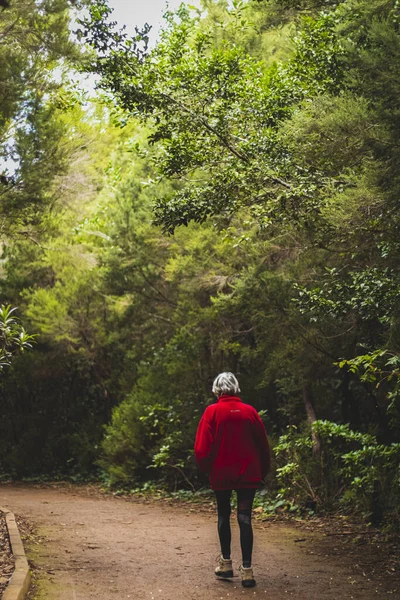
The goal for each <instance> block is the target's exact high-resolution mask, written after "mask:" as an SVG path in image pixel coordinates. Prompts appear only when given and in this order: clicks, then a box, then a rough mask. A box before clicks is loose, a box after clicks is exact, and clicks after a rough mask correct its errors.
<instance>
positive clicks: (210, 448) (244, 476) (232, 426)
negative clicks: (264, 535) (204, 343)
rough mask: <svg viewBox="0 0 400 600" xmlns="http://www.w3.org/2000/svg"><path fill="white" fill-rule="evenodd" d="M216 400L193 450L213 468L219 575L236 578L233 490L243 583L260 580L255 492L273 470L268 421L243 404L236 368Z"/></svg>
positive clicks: (222, 379)
mask: <svg viewBox="0 0 400 600" xmlns="http://www.w3.org/2000/svg"><path fill="white" fill-rule="evenodd" d="M212 391H213V393H214V394H215V395H216V396H217V397H218V401H217V402H216V404H212V405H210V406H208V407H207V408H206V410H205V412H204V414H203V416H202V418H201V421H200V423H199V426H198V429H197V435H196V442H195V446H194V452H195V456H196V460H197V463H198V465H199V467H200V469H201V470H202V471H204V472H206V473H208V475H209V478H210V485H211V488H212V489H213V490H214V491H215V495H216V498H217V508H218V534H219V539H220V543H221V557H220V559H219V565H218V567H217V568H216V569H215V574H216V575H217V577H221V578H224V579H226V578H229V577H233V570H232V560H231V527H230V519H229V517H230V514H231V502H230V500H231V494H232V490H236V492H237V501H238V502H237V506H238V509H237V518H238V523H239V528H240V545H241V549H242V565H241V566H240V567H239V570H240V572H241V576H242V585H243V586H244V587H253V586H254V585H255V584H256V582H255V580H254V576H253V569H252V566H251V555H252V550H253V529H252V526H251V511H252V506H253V500H254V495H255V492H256V489H257V488H258V487H259V485H260V482H261V481H262V480H263V479H264V477H265V476H266V475H267V473H268V471H269V465H270V453H269V446H268V440H267V435H266V433H265V428H264V425H263V423H262V421H261V419H260V417H259V415H258V413H257V411H256V410H255V409H254V408H253V407H252V406H250V405H248V404H244V403H243V402H242V401H241V400H240V398H238V397H237V394H238V393H239V392H240V389H239V383H238V380H237V379H236V377H235V376H234V375H233V373H221V374H220V375H218V377H217V378H216V379H215V380H214V383H213V388H212Z"/></svg>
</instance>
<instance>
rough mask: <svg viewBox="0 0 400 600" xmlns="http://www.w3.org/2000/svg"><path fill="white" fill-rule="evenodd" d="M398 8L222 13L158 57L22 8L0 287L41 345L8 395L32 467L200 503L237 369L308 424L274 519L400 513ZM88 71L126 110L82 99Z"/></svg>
mask: <svg viewBox="0 0 400 600" xmlns="http://www.w3.org/2000/svg"><path fill="white" fill-rule="evenodd" d="M397 4H398V3H397V2H395V0H390V1H387V0H371V1H369V2H366V0H345V1H344V2H340V3H339V2H334V1H326V0H324V1H322V0H321V1H319V0H301V1H300V0H299V1H297V0H296V1H294V0H293V1H289V0H288V1H285V2H277V1H275V0H269V1H268V2H256V1H255V0H254V1H253V0H249V2H246V3H242V2H239V1H238V2H234V3H233V4H231V3H228V2H225V1H222V0H221V1H218V2H213V1H212V0H207V1H206V2H205V3H204V7H205V8H206V11H203V12H202V11H197V10H192V9H190V8H188V7H185V6H182V7H181V8H180V9H179V10H178V11H177V12H176V13H175V14H174V13H172V12H170V11H167V14H166V21H165V28H164V31H163V33H162V34H161V36H160V40H159V42H158V44H157V45H156V46H155V47H154V48H152V49H149V46H148V33H149V29H148V27H145V28H144V30H143V31H136V33H135V35H134V36H133V38H129V36H127V35H126V32H119V31H117V30H116V28H115V26H114V25H113V24H112V23H111V24H110V23H109V20H110V9H109V7H108V6H107V4H106V3H105V2H103V1H101V2H91V3H90V6H89V7H88V13H89V18H88V19H85V18H82V19H81V22H80V26H79V27H80V30H81V31H80V33H79V35H80V36H81V39H82V41H83V40H84V39H86V40H87V41H88V42H90V44H91V46H92V49H91V50H90V51H89V52H87V51H86V50H85V51H83V46H81V47H80V48H79V49H78V48H77V46H76V44H74V43H73V42H72V41H71V40H70V38H69V35H68V31H67V28H66V18H67V12H65V11H66V4H64V2H63V1H61V0H57V2H53V1H52V2H47V1H46V2H43V3H39V4H38V3H35V7H33V5H32V6H31V5H30V4H29V2H27V0H18V1H17V2H15V3H14V5H13V6H11V7H10V9H9V11H10V12H7V11H3V12H2V13H1V17H0V18H1V19H4V27H5V28H6V29H4V30H3V33H4V31H5V35H6V38H7V40H8V41H9V42H10V48H11V49H10V52H9V54H8V55H7V54H6V50H5V46H1V44H0V77H1V78H2V79H6V78H7V77H8V76H9V75H10V72H11V71H10V69H11V67H12V69H11V70H12V72H13V79H12V81H11V82H10V88H9V89H10V94H9V95H8V96H7V99H6V100H5V102H4V104H3V105H2V109H1V110H2V111H3V113H4V114H3V116H2V119H3V120H2V121H1V124H0V136H1V138H0V142H1V144H2V153H3V156H4V157H5V158H9V157H10V156H11V155H14V156H15V158H16V171H15V174H14V175H13V176H11V175H10V173H6V172H4V176H3V178H2V179H1V182H0V184H1V185H2V186H3V188H2V189H1V190H0V193H2V200H3V201H4V202H2V209H1V211H2V223H4V225H3V229H2V232H3V234H4V235H3V238H4V240H3V242H4V244H3V257H2V264H1V268H2V269H1V281H0V285H1V294H2V298H3V302H4V304H7V305H8V304H10V305H11V306H18V307H19V308H20V311H21V313H20V314H21V315H22V317H23V324H24V326H26V328H27V330H28V331H35V332H37V337H36V338H35V341H36V343H35V346H34V348H32V350H31V352H29V353H24V354H23V355H18V356H16V357H15V359H13V364H12V365H11V368H10V369H6V370H5V371H4V373H3V374H2V379H1V382H0V383H1V386H0V406H1V409H2V419H1V425H0V429H1V431H0V458H1V457H4V456H6V455H7V456H8V457H11V459H10V460H11V463H9V464H11V466H12V468H13V470H14V472H15V473H16V474H29V473H32V472H43V471H51V470H53V469H56V470H57V471H58V473H62V472H69V473H70V474H71V473H73V474H74V476H79V473H82V472H87V471H90V470H91V469H95V468H98V466H100V468H101V469H102V470H103V475H102V476H103V477H104V478H105V479H107V480H108V481H109V482H112V483H113V484H114V485H118V486H123V487H124V488H130V487H131V486H132V485H134V486H143V487H146V486H147V487H149V486H150V484H148V483H146V482H148V481H149V480H151V479H155V478H157V479H158V480H161V481H163V483H164V484H166V485H167V486H168V487H169V488H170V489H174V490H175V491H176V492H177V493H178V488H180V487H182V488H184V490H185V493H186V492H187V491H188V490H189V489H190V490H193V488H197V487H201V486H202V485H204V483H205V481H204V480H203V479H201V478H200V476H199V474H198V472H197V469H196V466H195V464H194V461H193V456H192V450H191V449H192V444H193V438H194V434H195V429H196V425H197V422H198V420H199V418H200V415H201V413H202V411H203V409H204V407H205V406H206V404H207V403H208V402H210V400H211V398H210V387H211V383H212V380H213V378H214V376H215V375H216V373H218V372H220V371H222V370H231V371H234V372H236V373H237V374H238V377H239V379H240V383H241V387H242V389H243V390H244V393H243V399H244V400H245V401H249V402H251V403H252V404H254V405H255V406H256V407H257V409H260V410H261V411H263V418H264V421H265V424H266V426H267V429H268V433H269V434H270V435H272V439H274V438H277V437H279V436H280V435H282V433H285V432H286V428H287V427H288V426H289V427H290V429H289V432H288V433H287V434H286V436H285V435H284V436H283V438H281V441H280V443H279V444H278V447H277V452H278V463H279V464H278V467H277V468H278V471H277V475H278V484H279V485H280V486H281V488H282V489H281V491H279V489H278V491H277V495H276V498H275V499H273V495H274V487H276V485H277V480H276V478H275V477H274V476H271V480H270V482H269V485H270V487H271V488H272V489H270V490H269V491H268V494H265V495H264V496H263V497H262V498H261V496H260V498H259V500H258V501H259V502H260V506H262V507H263V509H264V511H266V512H268V513H274V512H275V511H280V510H287V511H297V510H303V509H304V506H305V505H306V510H309V511H310V510H314V509H315V506H314V504H315V503H317V504H318V506H319V508H321V509H324V510H328V509H335V510H336V509H337V508H338V507H340V508H341V509H342V510H344V509H346V510H351V509H353V510H359V511H362V512H363V513H365V514H366V515H367V516H368V518H371V519H372V520H375V521H379V519H381V518H382V516H385V517H386V518H387V519H392V520H393V522H395V521H396V520H398V512H397V511H398V501H397V500H396V497H397V495H398V472H397V471H396V468H397V467H396V460H398V443H399V441H400V425H399V424H400V416H399V402H398V398H399V376H398V373H399V358H398V357H399V355H400V348H399V342H398V340H399V339H400V338H399V327H400V322H399V308H400V307H399V300H398V298H399V297H400V296H399V293H398V292H399V279H398V275H397V273H398V263H399V249H400V246H399V243H398V239H399V219H398V191H399V190H398V188H399V181H400V178H399V175H400V173H399V165H400V155H399V144H398V139H399V131H398V116H399V115H398V110H397V108H396V107H397V104H398V97H399V94H400V88H399V80H398V77H397V72H398V70H399V67H400V43H399V21H398V6H397ZM27 6H28V7H30V8H31V13H28V11H26V14H24V15H22V16H21V20H20V21H19V23H20V24H21V29H18V28H17V27H16V25H15V26H14V27H12V28H11V29H10V30H9V29H7V28H8V27H9V26H11V25H12V22H13V21H12V19H13V17H15V16H16V15H17V13H18V15H20V13H21V11H22V9H23V8H24V7H27ZM2 23H3V21H2ZM31 25H32V26H33V25H34V27H36V29H33V31H36V30H37V31H39V33H40V36H39V35H38V36H36V34H35V33H32V34H29V35H24V32H26V31H28V30H29V28H30V26H31ZM2 27H3V25H2ZM30 36H32V37H30ZM39 38H40V39H39ZM2 39H3V38H2ZM2 47H3V48H4V52H2V51H1V48H2ZM30 53H31V54H32V56H33V59H32V62H30V58H29V55H30ZM7 61H8V62H7ZM83 63H84V68H85V69H87V70H91V71H94V72H96V73H97V74H98V75H99V76H100V79H99V87H100V89H101V91H102V93H103V96H102V97H103V100H104V97H106V101H105V104H103V106H100V105H99V104H96V103H85V102H83V101H82V98H81V96H80V93H79V91H77V90H76V88H75V86H73V85H70V84H67V79H68V78H69V79H70V78H71V72H69V73H68V74H67V71H68V69H69V68H70V66H71V65H74V67H76V66H77V65H81V66H82V65H83ZM10 65H11V66H10ZM60 65H62V68H63V69H65V76H63V84H62V85H60V84H59V83H56V82H55V81H54V77H53V76H52V72H53V69H54V68H55V67H58V68H60ZM28 67H29V68H28ZM7 136H8V137H7ZM7 139H8V140H9V141H8V142H7ZM3 213H4V214H3ZM3 219H4V220H3ZM12 314H13V313H12ZM313 421H315V423H314V425H313V427H312V429H311V430H310V423H311V422H313ZM60 440H61V444H60ZM319 447H320V454H318V449H319ZM95 465H97V467H95ZM133 482H135V483H133ZM379 512H381V514H379Z"/></svg>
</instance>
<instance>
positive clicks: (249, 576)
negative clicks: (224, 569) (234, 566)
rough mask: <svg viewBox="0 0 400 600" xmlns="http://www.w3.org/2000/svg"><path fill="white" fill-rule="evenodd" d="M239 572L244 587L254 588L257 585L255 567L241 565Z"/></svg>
mask: <svg viewBox="0 0 400 600" xmlns="http://www.w3.org/2000/svg"><path fill="white" fill-rule="evenodd" d="M239 571H240V575H241V576H242V586H243V587H254V586H255V585H256V582H255V579H254V575H253V567H244V566H243V565H240V567H239Z"/></svg>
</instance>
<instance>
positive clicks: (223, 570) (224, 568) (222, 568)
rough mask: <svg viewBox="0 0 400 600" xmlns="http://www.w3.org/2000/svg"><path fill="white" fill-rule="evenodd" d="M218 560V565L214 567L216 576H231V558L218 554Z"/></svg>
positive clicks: (225, 577)
mask: <svg viewBox="0 0 400 600" xmlns="http://www.w3.org/2000/svg"><path fill="white" fill-rule="evenodd" d="M218 561H219V562H218V566H217V568H216V569H215V574H216V576H217V577H221V578H222V579H228V578H230V577H233V570H232V560H231V559H230V558H224V557H223V556H220V557H219V559H218Z"/></svg>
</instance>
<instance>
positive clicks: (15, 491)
mask: <svg viewBox="0 0 400 600" xmlns="http://www.w3.org/2000/svg"><path fill="white" fill-rule="evenodd" d="M0 506H4V507H7V508H9V509H11V510H13V512H14V513H15V514H16V515H20V516H21V517H23V518H25V519H27V520H28V521H29V522H30V523H32V524H33V525H35V527H36V528H37V531H38V534H39V536H41V537H42V542H41V543H38V544H31V545H30V547H28V558H29V559H30V560H31V561H33V563H34V565H35V566H36V567H37V568H38V573H39V577H38V587H37V592H36V594H35V596H34V597H35V598H38V599H39V598H40V599H44V598H46V599H48V600H86V599H89V598H96V599H97V600H110V599H111V600H112V598H121V599H122V598H132V599H133V598H135V599H136V600H142V599H143V600H145V599H148V600H152V599H160V600H183V599H184V600H206V599H207V600H220V599H221V598H229V600H232V599H237V598H244V597H248V598H264V599H265V598H273V599H274V600H283V599H285V598H290V597H291V598H296V600H314V599H315V600H347V599H349V600H351V599H354V600H372V598H374V599H376V598H399V595H398V594H397V593H396V592H393V590H392V591H390V590H389V591H388V590H387V589H386V590H385V589H384V587H382V585H381V584H377V583H376V582H375V583H374V582H372V581H369V580H368V579H367V577H362V576H359V575H357V576H354V574H353V572H352V570H351V565H346V564H344V565H343V564H339V563H338V562H334V561H333V560H332V558H328V557H326V555H324V554H323V553H321V550H319V554H318V555H317V554H314V553H313V550H315V547H316V546H315V545H314V543H315V541H317V540H316V538H315V535H314V534H308V533H305V534H303V532H302V533H301V536H300V537H301V539H304V540H305V541H302V542H301V543H300V542H295V540H298V539H299V531H298V530H295V529H291V528H288V527H286V526H282V525H280V524H267V525H264V526H263V527H262V528H261V526H257V527H256V531H255V548H254V569H255V575H256V580H257V587H256V588H254V589H250V590H245V589H243V588H242V586H241V585H240V580H239V577H238V576H235V577H234V579H233V582H224V581H218V580H216V578H215V576H214V574H213V570H214V566H215V558H216V556H217V555H218V544H217V536H216V526H215V517H214V516H213V515H212V514H207V513H194V512H190V511H189V510H188V509H187V508H185V507H175V506H174V507H169V506H168V507H167V506H165V507H163V506H158V505H151V504H150V505H149V504H141V503H135V502H127V501H125V500H123V499H119V498H110V497H91V496H89V495H87V496H85V495H84V494H81V493H79V494H74V493H72V492H71V491H68V490H57V489H51V488H45V489H41V488H34V487H21V486H16V487H15V486H8V485H0ZM317 547H319V546H317ZM239 556H240V554H239V543H238V531H237V526H236V524H234V523H233V558H234V569H235V573H237V566H238V561H239Z"/></svg>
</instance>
